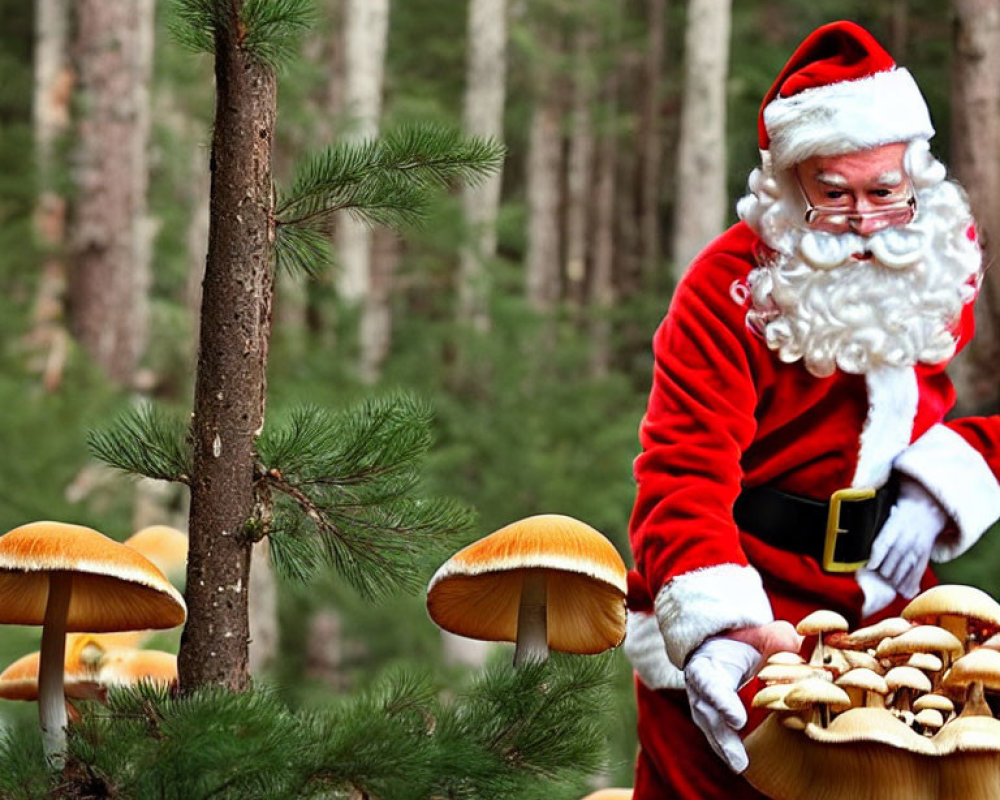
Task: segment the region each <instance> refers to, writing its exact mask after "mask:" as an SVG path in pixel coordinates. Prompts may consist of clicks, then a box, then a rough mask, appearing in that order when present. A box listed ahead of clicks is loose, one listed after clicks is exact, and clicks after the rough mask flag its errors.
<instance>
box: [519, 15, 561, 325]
mask: <svg viewBox="0 0 1000 800" xmlns="http://www.w3.org/2000/svg"><path fill="white" fill-rule="evenodd" d="M537 30H538V31H539V33H538V43H537V50H538V51H540V52H541V53H542V57H541V58H539V59H538V61H539V63H537V64H536V65H535V71H534V74H533V81H532V83H533V85H534V90H535V91H534V97H533V98H532V111H531V122H530V123H529V125H530V127H529V130H528V152H527V155H526V163H527V170H528V172H527V176H526V185H525V190H526V195H527V204H528V230H527V239H528V241H527V253H526V254H525V288H526V295H527V299H528V303H529V304H530V305H531V307H532V308H534V309H535V310H537V311H547V310H550V309H552V308H553V307H554V306H555V304H556V303H557V302H558V301H559V299H560V296H561V293H562V292H561V287H560V281H559V273H560V264H562V258H561V240H562V236H561V235H560V234H561V226H560V213H559V212H560V204H561V199H562V197H561V188H562V180H563V137H562V134H563V131H562V119H563V111H564V108H563V81H562V80H561V77H560V75H559V70H558V68H557V66H556V62H557V58H558V55H559V54H561V53H562V52H563V46H562V42H561V37H560V36H559V33H558V32H557V31H556V30H555V25H554V24H552V23H551V22H549V23H547V22H546V21H540V23H539V25H538V26H537Z"/></svg>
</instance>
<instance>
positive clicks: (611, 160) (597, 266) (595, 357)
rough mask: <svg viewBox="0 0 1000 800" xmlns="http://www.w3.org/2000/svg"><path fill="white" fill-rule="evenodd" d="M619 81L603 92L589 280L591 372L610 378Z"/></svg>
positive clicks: (612, 77) (614, 76) (609, 81)
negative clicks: (608, 375) (591, 262)
mask: <svg viewBox="0 0 1000 800" xmlns="http://www.w3.org/2000/svg"><path fill="white" fill-rule="evenodd" d="M618 81H619V73H618V71H617V70H616V69H612V70H611V71H610V73H609V74H608V76H607V77H606V78H605V81H604V86H603V87H602V89H601V93H600V94H601V125H600V129H599V130H600V134H599V136H598V143H597V160H596V166H595V172H594V186H593V195H594V199H593V202H594V216H593V226H594V259H593V268H592V274H591V279H590V303H589V305H590V312H591V314H590V320H591V321H590V340H591V344H590V372H591V375H593V376H594V377H595V378H601V377H604V376H605V375H607V374H608V372H609V371H610V369H611V363H612V343H611V320H610V318H609V314H610V313H611V309H612V307H613V306H614V303H615V299H616V297H617V294H618V292H617V289H616V286H615V281H614V262H615V220H616V215H615V194H616V176H617V172H618V126H617V125H616V119H617V116H618V89H619V87H618Z"/></svg>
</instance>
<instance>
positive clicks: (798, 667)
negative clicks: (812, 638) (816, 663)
mask: <svg viewBox="0 0 1000 800" xmlns="http://www.w3.org/2000/svg"><path fill="white" fill-rule="evenodd" d="M757 677H758V678H760V679H761V680H762V681H764V683H795V682H796V681H803V680H805V679H806V678H821V679H823V680H828V681H829V680H833V675H832V674H830V673H829V672H827V671H826V670H825V669H822V668H821V667H811V666H809V665H808V664H765V665H764V666H763V667H761V670H760V672H758V673H757Z"/></svg>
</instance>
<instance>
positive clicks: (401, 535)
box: [258, 395, 471, 597]
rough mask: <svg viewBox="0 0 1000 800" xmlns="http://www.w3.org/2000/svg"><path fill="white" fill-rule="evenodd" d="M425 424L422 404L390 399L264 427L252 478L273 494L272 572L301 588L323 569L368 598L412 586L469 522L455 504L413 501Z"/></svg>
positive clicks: (302, 412)
mask: <svg viewBox="0 0 1000 800" xmlns="http://www.w3.org/2000/svg"><path fill="white" fill-rule="evenodd" d="M429 426H430V410H429V408H428V407H427V406H426V405H425V404H423V403H420V402H418V401H416V400H415V399H414V398H412V397H410V396H407V395H396V396H392V397H389V398H383V399H375V400H368V401H367V402H365V403H364V404H363V405H362V406H361V407H359V408H358V409H355V410H352V411H348V412H343V413H340V414H332V413H329V412H326V411H322V410H320V409H316V408H303V409H299V410H297V411H295V412H293V413H292V414H291V416H290V418H289V420H288V422H287V423H286V424H285V425H283V426H280V427H275V428H268V429H266V430H265V432H264V435H263V436H262V437H261V439H260V441H259V443H258V445H259V453H260V457H261V459H262V461H263V462H264V463H265V464H266V465H267V466H266V467H265V468H262V469H261V476H260V480H261V481H262V482H264V483H265V484H266V485H267V487H268V489H269V490H270V492H271V494H272V495H277V499H276V513H275V515H274V519H273V521H272V523H271V527H270V531H269V532H268V533H269V535H270V537H271V543H272V546H273V554H274V561H275V566H276V568H277V569H278V570H279V572H280V573H281V574H282V575H284V576H285V577H289V578H293V579H297V580H303V579H305V578H308V577H309V576H310V575H312V574H313V573H314V571H315V569H316V568H317V567H318V566H320V565H321V564H327V565H329V566H332V567H333V568H334V569H336V570H337V571H338V572H339V573H340V574H341V576H342V577H343V578H344V579H345V580H347V581H348V582H349V583H350V584H351V585H352V586H354V587H355V588H356V589H358V591H360V592H362V593H363V594H364V595H366V596H369V597H378V596H384V595H386V594H388V593H390V592H392V591H395V590H398V589H404V590H405V589H413V588H416V587H417V586H418V585H420V584H421V583H422V581H423V579H424V577H425V575H424V574H423V570H424V567H425V566H426V565H427V564H428V562H429V560H430V559H437V558H438V557H439V556H441V555H444V554H445V553H447V552H450V551H451V550H453V549H454V547H455V546H456V543H457V541H458V538H459V537H460V536H464V534H465V533H466V532H467V530H468V529H469V527H470V524H471V514H470V512H469V511H468V510H466V509H464V508H463V507H461V506H460V505H458V504H457V503H455V502H453V501H449V500H441V499H425V498H421V497H417V496H416V494H417V490H418V486H419V480H420V465H421V462H422V459H423V457H424V456H425V455H426V453H427V450H428V448H429V447H430V442H431V438H430V430H429ZM296 512H297V513H296Z"/></svg>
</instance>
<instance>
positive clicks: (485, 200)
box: [458, 0, 507, 331]
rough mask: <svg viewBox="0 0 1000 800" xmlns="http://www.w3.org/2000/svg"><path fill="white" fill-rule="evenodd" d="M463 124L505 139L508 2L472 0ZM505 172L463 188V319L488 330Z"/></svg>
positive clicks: (460, 285)
mask: <svg viewBox="0 0 1000 800" xmlns="http://www.w3.org/2000/svg"><path fill="white" fill-rule="evenodd" d="M467 47H468V56H467V58H466V85H465V111H464V125H465V132H466V133H467V134H469V135H470V136H471V135H475V136H486V137H492V138H493V139H496V140H497V141H503V114H504V104H505V100H506V94H507V2H506V0H469V24H468V43H467ZM502 181H503V173H502V172H501V171H499V170H498V171H497V172H496V173H494V174H492V175H490V176H489V178H487V179H486V180H485V181H483V182H482V183H480V184H478V185H476V186H468V185H465V186H463V187H462V209H463V213H464V216H465V223H466V225H467V226H468V229H469V232H468V244H466V245H465V246H464V247H463V248H462V251H461V253H460V257H459V272H458V320H459V322H460V323H462V324H466V325H472V326H473V327H474V328H475V329H477V330H480V331H485V330H488V329H489V326H490V315H489V294H490V292H489V279H488V278H489V272H488V269H487V263H488V262H489V260H490V259H491V258H493V256H494V255H496V248H497V232H496V222H497V211H498V209H499V207H500V187H501V184H502Z"/></svg>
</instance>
